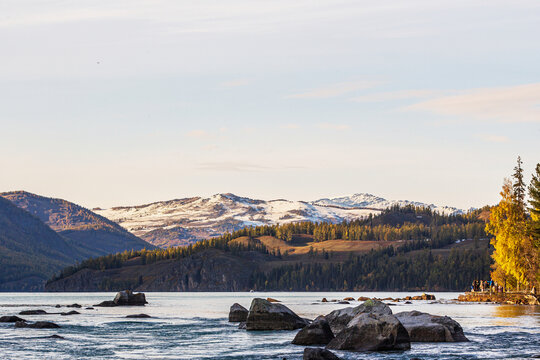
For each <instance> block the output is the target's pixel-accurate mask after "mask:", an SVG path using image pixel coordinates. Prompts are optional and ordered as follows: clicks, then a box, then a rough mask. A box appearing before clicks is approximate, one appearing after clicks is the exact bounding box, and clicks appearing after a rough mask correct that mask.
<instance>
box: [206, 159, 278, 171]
mask: <svg viewBox="0 0 540 360" xmlns="http://www.w3.org/2000/svg"><path fill="white" fill-rule="evenodd" d="M197 169H199V170H208V171H233V172H255V171H265V170H268V169H270V168H269V167H267V166H264V165H259V164H253V163H247V162H234V161H222V162H205V163H200V164H198V165H197Z"/></svg>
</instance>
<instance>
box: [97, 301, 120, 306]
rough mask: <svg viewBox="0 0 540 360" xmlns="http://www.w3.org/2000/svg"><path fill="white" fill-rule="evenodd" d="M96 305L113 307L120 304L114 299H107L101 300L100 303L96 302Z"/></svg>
mask: <svg viewBox="0 0 540 360" xmlns="http://www.w3.org/2000/svg"><path fill="white" fill-rule="evenodd" d="M94 306H100V307H113V306H118V305H117V304H116V303H115V302H114V301H112V300H105V301H102V302H100V303H99V304H96V305H94Z"/></svg>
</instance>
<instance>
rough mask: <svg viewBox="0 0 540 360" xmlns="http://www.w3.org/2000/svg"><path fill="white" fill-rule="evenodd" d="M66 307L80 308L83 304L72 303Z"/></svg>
mask: <svg viewBox="0 0 540 360" xmlns="http://www.w3.org/2000/svg"><path fill="white" fill-rule="evenodd" d="M66 307H68V308H77V309H80V308H82V306H81V305H79V304H71V305H66Z"/></svg>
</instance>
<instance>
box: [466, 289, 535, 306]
mask: <svg viewBox="0 0 540 360" xmlns="http://www.w3.org/2000/svg"><path fill="white" fill-rule="evenodd" d="M457 300H458V301H461V302H475V303H492V304H507V305H540V296H539V295H533V294H524V293H489V292H467V293H465V294H461V295H459V297H458V299H457Z"/></svg>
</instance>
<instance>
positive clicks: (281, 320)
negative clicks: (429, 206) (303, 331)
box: [246, 298, 309, 330]
mask: <svg viewBox="0 0 540 360" xmlns="http://www.w3.org/2000/svg"><path fill="white" fill-rule="evenodd" d="M308 323H309V322H308V321H306V320H305V319H302V318H301V317H299V316H298V315H296V314H295V313H294V312H293V311H292V310H291V309H289V308H288V307H286V306H285V305H283V304H279V303H271V302H269V301H267V300H264V299H260V298H255V299H253V301H252V302H251V306H250V308H249V313H248V317H247V320H246V329H247V330H295V329H300V328H303V327H304V326H306V325H308Z"/></svg>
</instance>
